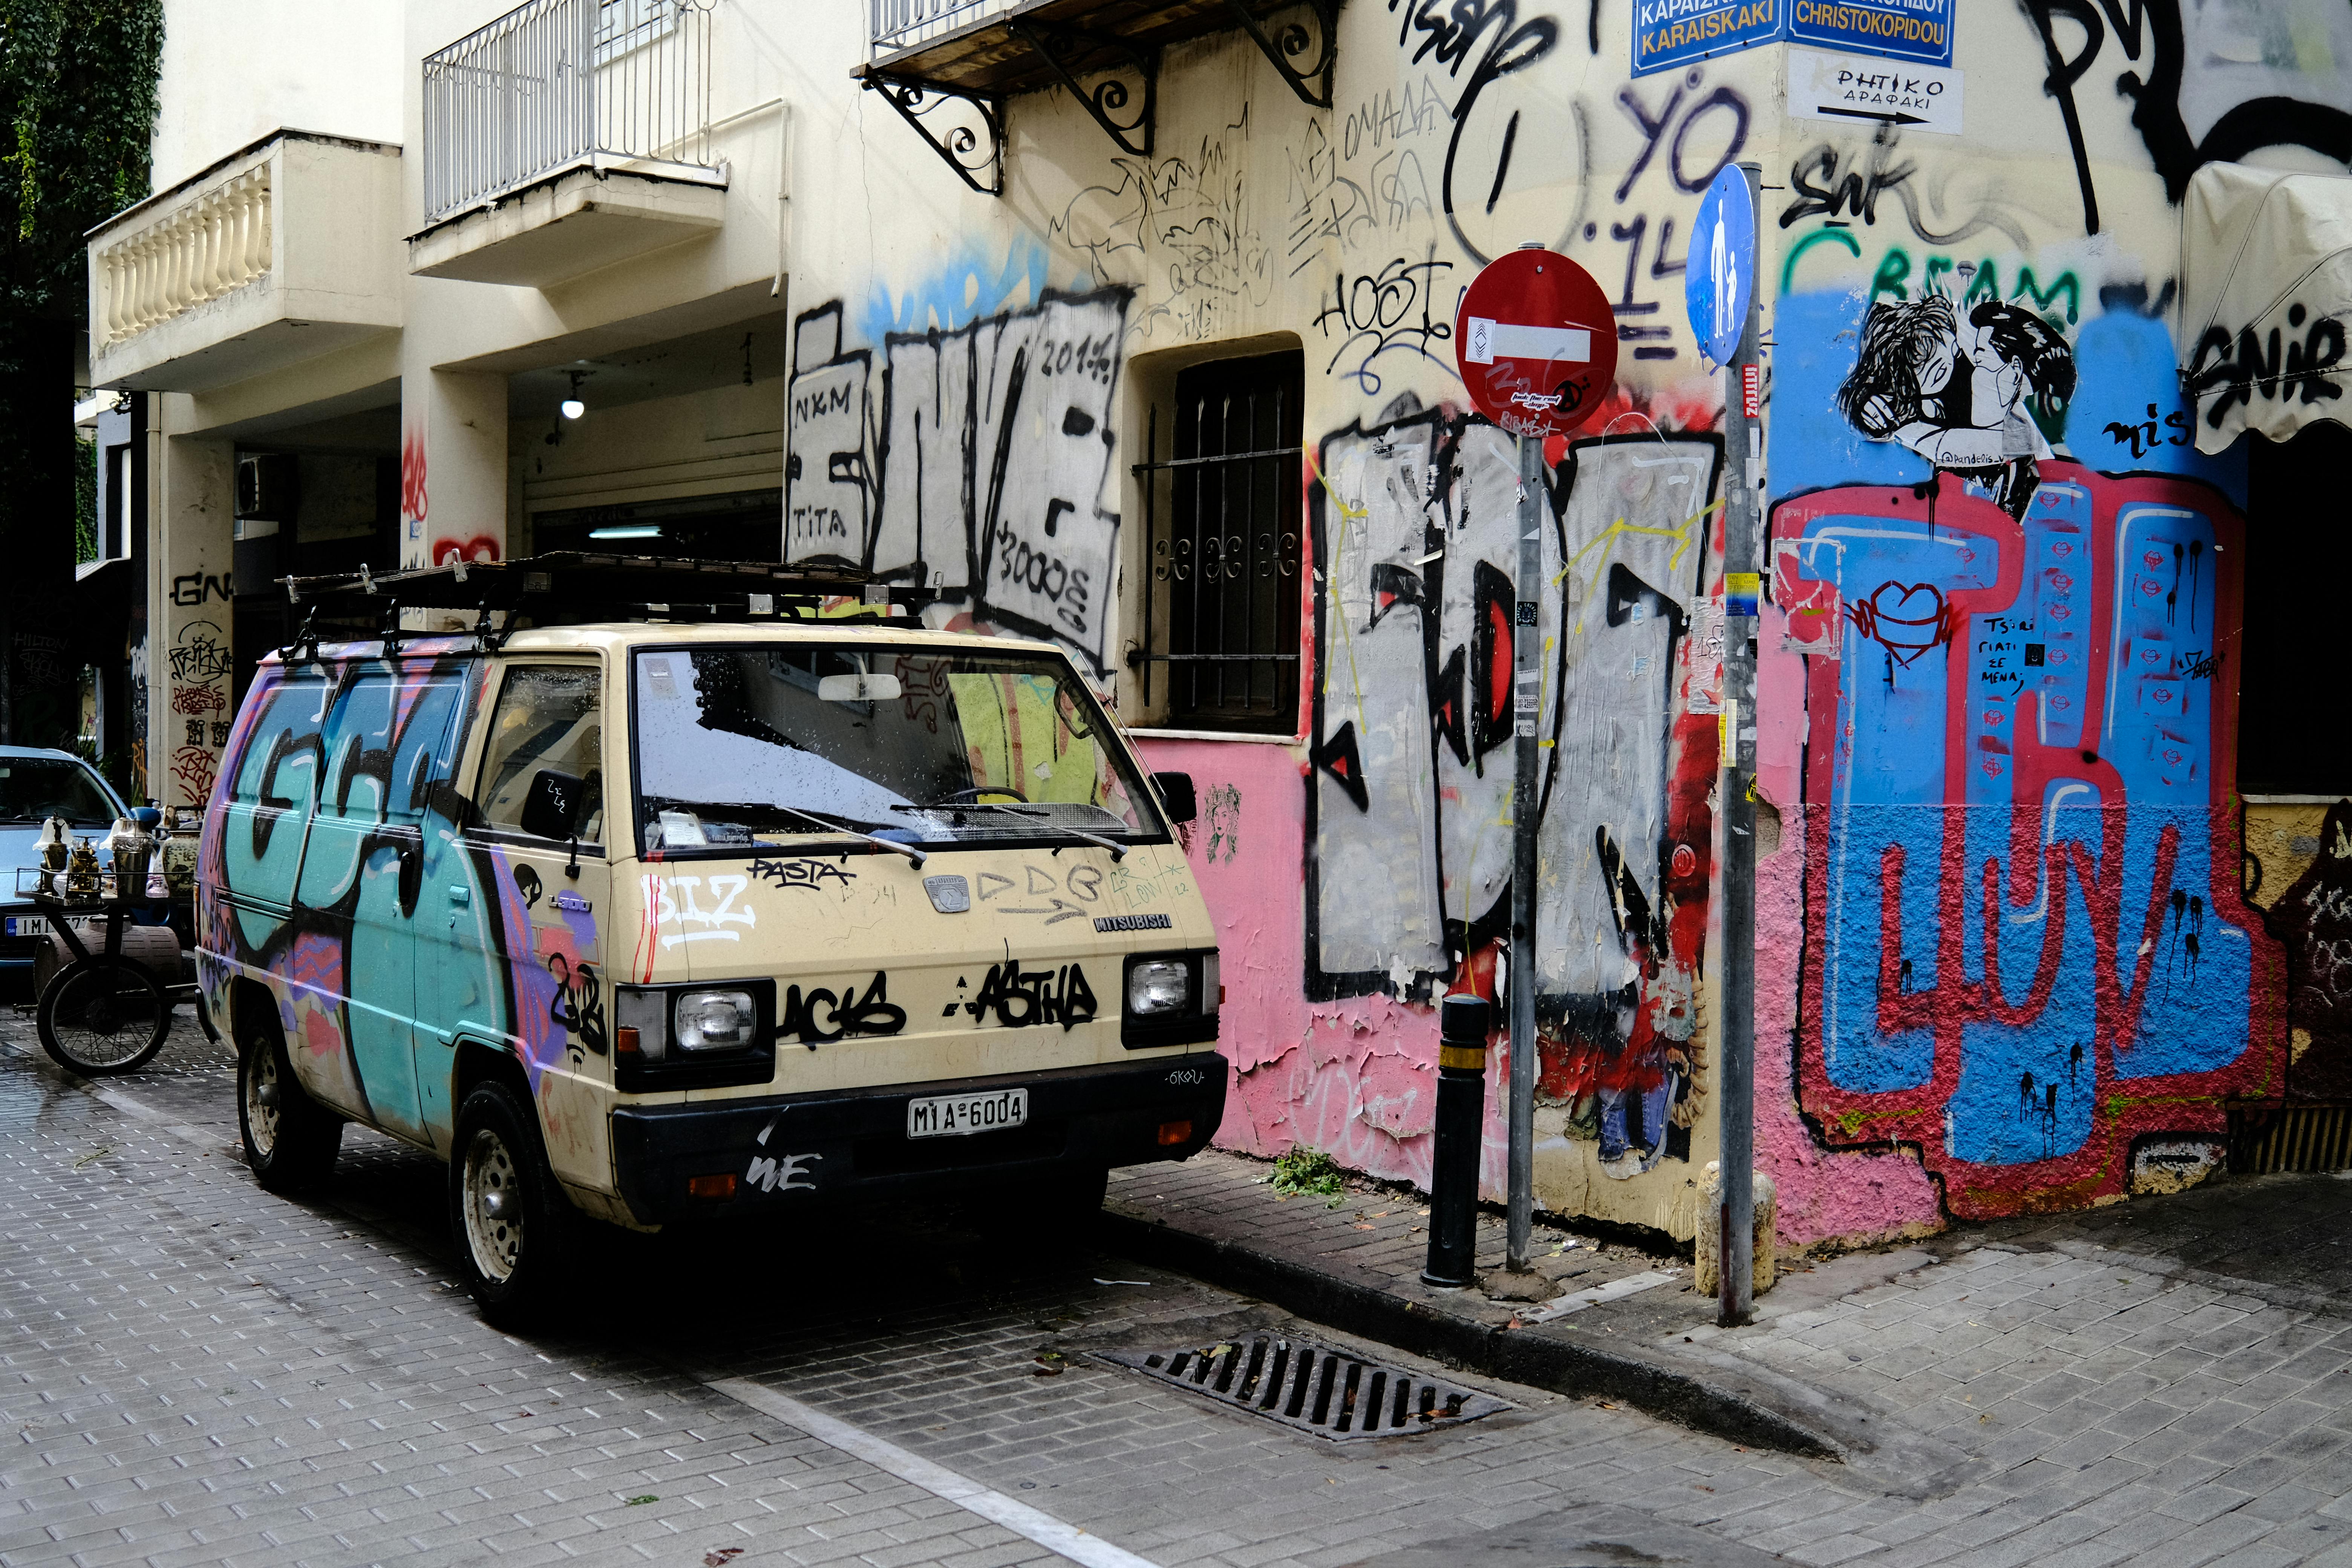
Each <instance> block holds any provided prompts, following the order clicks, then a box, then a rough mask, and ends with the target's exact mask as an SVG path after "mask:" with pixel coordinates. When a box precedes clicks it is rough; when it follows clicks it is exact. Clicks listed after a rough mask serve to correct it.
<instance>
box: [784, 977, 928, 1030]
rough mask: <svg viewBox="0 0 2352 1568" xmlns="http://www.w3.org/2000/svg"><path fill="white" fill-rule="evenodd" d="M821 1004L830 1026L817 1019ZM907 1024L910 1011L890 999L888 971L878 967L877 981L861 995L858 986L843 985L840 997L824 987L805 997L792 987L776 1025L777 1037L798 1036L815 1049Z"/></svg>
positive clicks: (787, 993)
mask: <svg viewBox="0 0 2352 1568" xmlns="http://www.w3.org/2000/svg"><path fill="white" fill-rule="evenodd" d="M819 1005H823V1007H824V1011H825V1016H828V1017H830V1018H831V1019H832V1023H831V1025H830V1026H827V1025H826V1024H824V1023H822V1022H820V1021H819V1019H818V1015H817V1008H818V1006H819ZM906 1026H907V1010H906V1009H905V1008H904V1007H899V1006H895V1005H892V1003H891V1001H890V976H889V974H888V973H887V972H885V971H881V970H877V971H876V972H875V974H874V983H873V984H871V985H868V986H867V987H866V994H865V995H864V996H862V997H861V996H859V995H858V994H857V987H856V986H855V985H846V986H844V987H843V988H842V991H841V994H840V995H839V996H838V997H836V996H835V994H833V992H832V991H830V990H828V989H826V988H825V987H824V986H819V987H817V988H816V989H815V990H813V991H811V992H810V993H809V994H807V995H805V996H803V995H802V994H801V988H800V987H799V986H797V985H795V986H793V988H792V989H791V990H790V991H787V992H786V993H785V994H784V1016H783V1018H782V1021H781V1022H780V1023H779V1024H778V1025H777V1026H776V1038H777V1039H778V1040H780V1041H781V1040H785V1039H790V1038H792V1037H794V1036H798V1037H799V1038H800V1041H801V1043H802V1044H803V1045H804V1046H806V1047H808V1048H809V1049H811V1050H814V1049H816V1048H817V1047H818V1046H820V1045H827V1044H830V1043H832V1042H833V1041H835V1040H838V1039H842V1038H844V1037H848V1036H852V1035H895V1034H897V1033H898V1031H899V1030H901V1029H903V1028H905V1027H906Z"/></svg>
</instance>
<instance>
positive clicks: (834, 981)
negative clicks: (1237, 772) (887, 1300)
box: [196, 563, 1226, 1325]
mask: <svg viewBox="0 0 2352 1568" xmlns="http://www.w3.org/2000/svg"><path fill="white" fill-rule="evenodd" d="M518 564H519V563H518ZM493 571H494V569H489V568H476V572H477V580H479V577H480V576H481V575H483V574H488V573H491V572H493ZM387 591H388V592H413V591H414V590H413V589H406V590H404V589H401V588H399V587H397V586H394V587H393V588H389V589H387ZM681 596H682V595H681ZM221 776H222V783H221V785H220V787H219V793H218V794H217V795H215V799H214V803H213V807H212V809H211V811H210V813H209V814H208V815H207V817H206V820H205V833H204V838H203V842H202V846H201V848H200V852H199V862H198V889H197V914H196V921H197V930H198V950H199V952H198V971H199V979H200V984H201V987H202V992H203V997H204V1005H205V1007H206V1008H207V1009H208V1011H209V1012H210V1015H211V1016H212V1019H213V1022H214V1024H215V1026H217V1027H219V1028H220V1029H221V1030H222V1031H223V1032H224V1033H226V1034H229V1035H230V1036H232V1037H234V1039H235V1040H236V1043H237V1047H238V1052H239V1066H238V1107H239V1120H240V1125H241V1127H242V1129H243V1133H244V1138H245V1145H246V1153H247V1161H248V1163H249V1164H250V1165H251V1167H252V1169H253V1171H254V1173H255V1174H256V1175H257V1177H258V1178H259V1180H260V1181H261V1183H262V1184H263V1185H265V1186H267V1187H269V1188H271V1189H273V1190H279V1191H284V1190H289V1189H293V1188H297V1187H299V1186H302V1185H304V1184H309V1183H312V1182H315V1181H317V1180H318V1179H319V1178H320V1176H321V1175H322V1174H323V1173H325V1172H326V1171H327V1169H328V1168H329V1167H330V1165H331V1163H332V1161H333V1160H334V1158H335V1154H336V1149H337V1143H338V1140H339V1138H340V1135H341V1126H342V1124H343V1123H344V1122H345V1121H357V1122H360V1123H362V1124H364V1125H366V1126H370V1127H373V1128H377V1129H379V1130H381V1131H384V1132H388V1133H390V1134H392V1135H393V1136H394V1137H396V1138H399V1139H402V1140H404V1141H406V1142H410V1143H412V1144H414V1145H415V1146H416V1147H418V1148H421V1149H426V1150H430V1151H431V1152H433V1153H435V1154H436V1155H438V1156H439V1157H441V1158H442V1159H444V1160H446V1161H447V1162H448V1163H449V1176H448V1201H449V1214H450V1222H451V1226H452V1229H453V1232H454V1235H455V1238H456V1240H457V1251H458V1255H459V1257H460V1258H461V1259H462V1260H463V1266H464V1269H465V1272H466V1275H467V1280H468V1283H469V1284H470V1286H471V1288H472V1290H473V1293H474V1295H475V1297H476V1299H477V1300H478V1302H479V1303H480V1304H481V1306H482V1307H483V1309H484V1310H486V1312H487V1313H488V1315H490V1316H491V1317H492V1319H493V1321H499V1322H501V1323H505V1324H510V1325H527V1324H528V1323H530V1321H533V1320H534V1319H535V1318H536V1317H537V1316H538V1315H539V1314H540V1313H541V1312H542V1311H543V1310H546V1309H547V1306H548V1292H549V1290H550V1289H551V1281H552V1280H554V1279H557V1278H559V1277H560V1276H561V1275H562V1274H563V1273H565V1272H568V1268H567V1267H566V1265H567V1254H569V1253H571V1252H572V1250H573V1249H574V1248H575V1247H576V1243H577V1239H578V1237H580V1236H581V1235H582V1234H583V1233H582V1232H581V1230H580V1228H579V1226H577V1224H576V1221H577V1219H578V1216H580V1215H588V1216H593V1218H595V1219H598V1220H604V1221H609V1222H612V1223H614V1224H616V1225H621V1226H631V1227H635V1228H640V1229H651V1228H656V1227H661V1226H673V1225H677V1224H680V1223H684V1222H698V1221H705V1220H712V1219H719V1218H742V1217H751V1216H757V1215H789V1214H791V1213H793V1211H795V1210H797V1209H801V1208H803V1207H805V1206H807V1205H815V1204H824V1203H830V1202H832V1201H835V1200H838V1199H841V1198H845V1197H849V1196H852V1195H856V1194H874V1193H884V1192H910V1191H930V1192H963V1191H969V1190H971V1189H972V1188H973V1187H975V1186H982V1185H985V1184H998V1185H1001V1186H1013V1187H1017V1188H1018V1189H1019V1190H1020V1191H1021V1192H1022V1193H1023V1194H1024V1195H1025V1196H1026V1198H1027V1199H1028V1200H1029V1201H1030V1202H1032V1203H1034V1204H1036V1205H1039V1208H1038V1213H1039V1215H1040V1222H1041V1223H1051V1220H1052V1218H1053V1217H1054V1216H1055V1215H1066V1214H1070V1213H1076V1212H1078V1211H1082V1210H1087V1209H1090V1208H1092V1207H1095V1206H1098V1205H1099V1204H1100V1202H1101V1199H1102V1194H1103V1190H1104V1182H1105V1179H1106V1174H1107V1173H1108V1169H1109V1168H1110V1167H1112V1166H1115V1165H1125V1164H1133V1163H1142V1162H1146V1161H1157V1160H1180V1159H1183V1158H1185V1157H1186V1156H1188V1155H1190V1154H1192V1152H1195V1151H1197V1150H1199V1149H1200V1148H1201V1147H1202V1145H1203V1144H1204V1143H1206V1142H1207V1141H1208V1139H1209V1137H1210V1135H1211V1133H1212V1132H1213V1131H1214V1130H1215V1128H1216V1125H1217V1122H1218V1119H1219V1117H1220V1115H1221V1113H1222V1111H1223V1102H1224V1097H1225V1081H1226V1078H1225V1068H1224V1064H1223V1061H1222V1060H1221V1059H1220V1058H1218V1057H1217V1056H1216V1055H1215V1054H1214V1046H1215V1039H1216V1032H1217V1013H1218V1001H1219V999H1220V995H1221V986H1220V984H1219V978H1218V967H1217V950H1216V939H1215V936H1214V934H1213V930H1212V927H1211V924H1210V921H1209V915H1208V910H1207V909H1206V907H1205V906H1204V905H1203V904H1202V899H1201V894H1200V891H1199V889H1197V888H1196V887H1195V886H1194V884H1193V879H1192V874H1191V871H1190V869H1189V868H1188V866H1187V863H1186V860H1185V857H1184V853H1183V849H1182V847H1181V845H1180V844H1179V843H1178V841H1177V839H1176V837H1175V836H1174V833H1173V831H1172V828H1173V825H1174V823H1175V822H1177V821H1181V820H1188V819H1189V818H1190V816H1191V815H1192V784H1191V781H1190V780H1189V779H1187V778H1185V777H1184V776H1183V775H1181V774H1163V775H1160V777H1159V778H1158V779H1157V780H1156V781H1152V780H1147V777H1146V775H1145V774H1144V773H1143V772H1142V770H1141V768H1140V766H1139V763H1138V761H1137V759H1136V756H1135V754H1134V752H1133V751H1132V749H1131V748H1130V746H1129V742H1128V741H1127V740H1126V738H1125V737H1124V736H1123V735H1122V734H1121V733H1120V731H1118V727H1117V726H1116V725H1115V724H1114V723H1113V722H1112V721H1110V719H1109V718H1108V715H1107V714H1106V713H1105V712H1104V710H1102V708H1101V707H1100V706H1099V705H1098V704H1097V701H1096V700H1095V699H1094V697H1093V696H1092V695H1090V694H1089V692H1088V690H1087V686H1086V684H1085V682H1084V681H1083V680H1082V679H1080V678H1079V677H1078V674H1077V672H1076V670H1075V669H1074V668H1072V667H1071V665H1070V662H1069V660H1068V658H1066V656H1065V655H1064V654H1063V653H1062V652H1061V651H1060V650H1059V649H1057V648H1055V647H1050V646H1047V645H1044V644H1036V643H1027V642H1018V641H1012V640H1007V639H1000V638H991V637H968V636H950V635H947V634H944V633H939V632H931V631H926V630H923V629H921V628H920V626H919V625H909V623H908V622H907V621H906V620H903V619H901V620H899V621H898V622H896V623H895V624H892V623H885V624H882V625H879V626H877V625H871V624H868V625H846V624H843V623H840V622H826V621H804V622H798V623H794V622H789V621H779V620H775V619H769V620H766V621H763V622H748V621H747V622H742V623H738V624H702V625H677V624H665V623H661V622H648V621H642V620H640V621H613V622H604V623H598V624H590V625H583V626H561V627H553V628H548V629H538V630H523V631H520V632H517V633H516V634H514V635H513V636H511V637H507V638H505V639H503V640H498V639H492V638H488V637H484V638H479V639H476V638H458V637H441V638H435V639H423V640H416V641H412V642H408V643H406V644H404V645H403V646H401V647H398V649H397V651H395V652H394V653H393V654H392V655H391V656H389V657H387V656H386V655H385V653H384V651H383V645H382V644H380V643H374V642H369V643H358V644H346V645H341V646H328V647H304V648H299V649H296V650H293V652H292V653H291V655H290V657H280V656H272V657H270V658H266V659H265V660H264V661H263V662H262V665H261V668H260V670H259V673H258V675H257V679H255V681H254V684H253V687H252V689H251V692H250V693H249V695H248V696H247V698H246V700H245V703H244V707H243V710H241V711H240V713H239V714H238V716H237V720H236V727H235V730H234V732H233V734H232V737H231V739H230V742H229V745H228V750H227V753H226V759H225V762H224V765H223V769H222V775H221Z"/></svg>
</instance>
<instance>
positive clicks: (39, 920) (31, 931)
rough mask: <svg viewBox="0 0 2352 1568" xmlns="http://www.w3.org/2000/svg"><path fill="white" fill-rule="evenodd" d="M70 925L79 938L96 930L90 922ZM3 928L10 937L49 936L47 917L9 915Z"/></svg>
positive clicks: (75, 922) (94, 924) (92, 922)
mask: <svg viewBox="0 0 2352 1568" xmlns="http://www.w3.org/2000/svg"><path fill="white" fill-rule="evenodd" d="M72 924H73V929H74V932H75V934H76V935H79V936H88V935H89V934H90V932H91V931H95V930H97V929H98V928H97V924H96V922H95V921H73V922H72ZM5 926H6V930H7V934H8V935H10V936H47V935H48V934H49V917H48V916H47V915H10V916H8V917H7V920H6V921H5Z"/></svg>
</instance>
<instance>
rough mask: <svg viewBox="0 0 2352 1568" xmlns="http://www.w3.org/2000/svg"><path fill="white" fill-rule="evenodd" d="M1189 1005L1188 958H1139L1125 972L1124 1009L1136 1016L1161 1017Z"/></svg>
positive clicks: (1190, 987)
mask: <svg viewBox="0 0 2352 1568" xmlns="http://www.w3.org/2000/svg"><path fill="white" fill-rule="evenodd" d="M1191 1006H1192V960H1191V959H1189V958H1139V959H1137V960H1136V961H1135V963H1133V964H1132V965H1131V966H1129V969H1128V972H1127V1010H1128V1012H1129V1014H1130V1015H1132V1016H1135V1017H1138V1018H1163V1017H1168V1016H1172V1015H1174V1014H1178V1013H1181V1012H1184V1011H1185V1010H1187V1009H1188V1008H1190V1007H1191Z"/></svg>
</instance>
